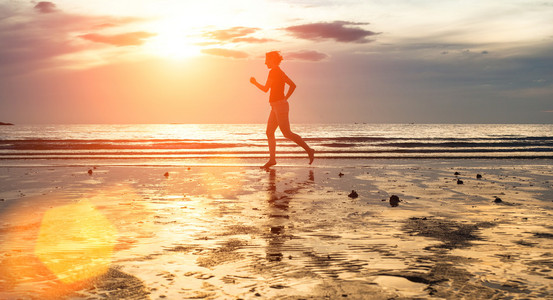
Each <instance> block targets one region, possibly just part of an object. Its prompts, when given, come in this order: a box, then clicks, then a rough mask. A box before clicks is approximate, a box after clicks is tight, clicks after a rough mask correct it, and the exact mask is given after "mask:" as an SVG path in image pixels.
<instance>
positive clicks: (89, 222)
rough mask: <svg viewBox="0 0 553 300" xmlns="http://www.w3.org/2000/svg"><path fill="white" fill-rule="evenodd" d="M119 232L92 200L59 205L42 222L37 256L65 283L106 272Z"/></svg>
mask: <svg viewBox="0 0 553 300" xmlns="http://www.w3.org/2000/svg"><path fill="white" fill-rule="evenodd" d="M116 239H117V230H116V229H115V227H114V226H113V225H112V224H111V223H110V222H109V220H108V219H107V218H106V217H105V216H104V215H103V214H102V213H100V212H99V211H98V210H96V209H95V208H94V206H92V205H91V203H90V202H89V201H86V200H84V201H81V202H79V203H76V204H68V205H63V206H58V207H55V208H52V209H50V210H48V211H47V212H46V213H45V214H44V217H43V219H42V223H41V225H40V231H39V234H38V238H37V242H36V246H35V254H36V256H37V257H38V258H39V259H40V260H41V261H42V263H43V264H44V265H45V266H46V267H47V268H48V269H49V270H50V271H52V272H53V273H54V274H55V275H56V276H57V277H58V279H60V280H61V281H62V282H63V283H66V284H67V283H73V282H78V281H82V280H86V279H89V278H91V277H95V276H98V275H101V274H103V273H105V272H106V271H107V270H108V268H109V266H110V264H111V256H112V253H113V248H114V245H115V242H116Z"/></svg>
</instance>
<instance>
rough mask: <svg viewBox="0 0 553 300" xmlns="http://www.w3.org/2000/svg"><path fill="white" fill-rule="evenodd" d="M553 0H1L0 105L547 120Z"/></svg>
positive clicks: (99, 116) (164, 118) (132, 112)
mask: <svg viewBox="0 0 553 300" xmlns="http://www.w3.org/2000/svg"><path fill="white" fill-rule="evenodd" d="M551 20H553V1H545V0H536V1H534V0H502V1H485V0H478V1H476V0H464V1H451V0H440V1H431V0H412V1H407V0H403V1H399V0H386V1H385V0H361V1H353V0H323V1H308V0H288V1H276V0H252V1H250V0H232V1H229V0H217V1H215V0H203V1H189V0H117V1H113V0H95V1H76V0H55V1H27V0H0V121H2V122H11V123H16V124H64V123H78V124H88V123H113V124H129V123H130V124H135V123H264V122H266V120H267V117H268V114H269V111H270V106H269V104H268V95H267V94H264V93H263V92H261V91H260V90H258V89H257V88H255V87H254V86H253V85H252V84H251V83H250V82H249V79H250V77H252V76H253V77H255V78H256V79H257V80H258V81H260V82H262V83H264V82H265V80H266V78H267V74H268V69H267V67H266V66H265V64H264V56H265V53H266V52H267V51H272V50H279V51H281V53H282V55H283V57H284V60H283V62H282V64H281V68H282V69H283V70H284V72H286V74H287V75H288V76H289V77H290V78H291V79H292V80H293V81H294V82H295V83H296V85H297V89H296V90H295V92H294V94H293V96H292V97H291V98H290V99H289V102H290V108H291V110H290V120H291V122H292V123H354V122H358V123H553V22H552V21H551Z"/></svg>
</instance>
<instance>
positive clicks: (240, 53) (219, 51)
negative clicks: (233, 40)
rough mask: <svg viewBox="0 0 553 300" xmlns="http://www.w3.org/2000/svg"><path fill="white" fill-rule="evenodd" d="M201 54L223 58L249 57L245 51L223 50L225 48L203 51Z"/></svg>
mask: <svg viewBox="0 0 553 300" xmlns="http://www.w3.org/2000/svg"><path fill="white" fill-rule="evenodd" d="M201 52H202V53H205V54H209V55H215V56H223V57H229V58H246V57H248V56H249V55H248V53H246V52H243V51H238V50H230V49H223V48H210V49H203V50H202V51H201Z"/></svg>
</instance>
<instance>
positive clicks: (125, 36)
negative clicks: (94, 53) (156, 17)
mask: <svg viewBox="0 0 553 300" xmlns="http://www.w3.org/2000/svg"><path fill="white" fill-rule="evenodd" d="M155 35H156V34H155V33H149V32H145V31H137V32H128V33H122V34H116V35H102V34H97V33H89V34H84V35H80V36H79V37H80V38H83V39H85V40H88V41H91V42H96V43H104V44H110V45H114V46H118V47H120V46H138V45H142V44H144V42H145V41H144V39H147V38H150V37H152V36H155Z"/></svg>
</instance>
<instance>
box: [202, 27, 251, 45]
mask: <svg viewBox="0 0 553 300" xmlns="http://www.w3.org/2000/svg"><path fill="white" fill-rule="evenodd" d="M258 30H259V28H253V27H240V26H238V27H232V28H229V29H221V30H214V31H209V32H206V33H205V34H204V36H205V37H207V38H210V39H215V40H218V41H221V42H227V41H231V40H233V39H235V38H240V37H245V36H247V35H250V34H252V33H255V32H256V31H258Z"/></svg>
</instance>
